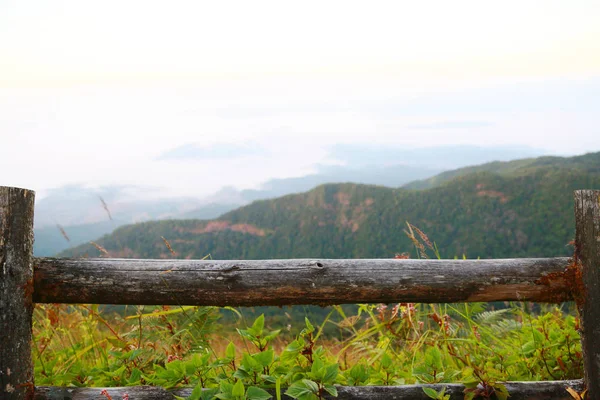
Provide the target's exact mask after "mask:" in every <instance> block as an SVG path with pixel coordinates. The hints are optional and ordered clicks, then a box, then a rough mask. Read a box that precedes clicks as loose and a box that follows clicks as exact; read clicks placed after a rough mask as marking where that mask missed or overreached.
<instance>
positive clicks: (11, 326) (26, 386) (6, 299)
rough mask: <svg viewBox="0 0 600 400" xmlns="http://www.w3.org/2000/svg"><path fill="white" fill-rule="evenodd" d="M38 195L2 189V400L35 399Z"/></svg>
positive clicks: (0, 289)
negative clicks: (33, 329) (35, 212)
mask: <svg viewBox="0 0 600 400" xmlns="http://www.w3.org/2000/svg"><path fill="white" fill-rule="evenodd" d="M34 196H35V194H34V192H32V191H30V190H26V189H18V188H11V187H4V186H0V399H3V400H5V399H6V400H13V399H26V398H31V396H32V395H33V363H32V359H31V316H32V312H33V301H32V293H33V269H32V262H31V261H32V259H31V252H32V249H33V205H34Z"/></svg>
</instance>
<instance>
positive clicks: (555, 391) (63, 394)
mask: <svg viewBox="0 0 600 400" xmlns="http://www.w3.org/2000/svg"><path fill="white" fill-rule="evenodd" d="M424 387H429V388H432V389H434V390H436V391H440V390H442V388H444V387H446V393H447V394H449V395H450V399H451V400H458V399H460V400H462V399H464V392H463V391H464V389H465V387H464V386H463V385H461V384H455V383H447V384H437V385H404V386H338V387H337V390H338V397H337V400H358V399H371V400H384V399H387V400H391V399H395V400H402V399H410V400H429V397H427V395H425V392H423V388H424ZM506 388H507V389H508V392H509V394H510V397H509V398H510V400H525V399H547V400H572V399H573V398H572V397H571V395H569V393H568V392H567V390H566V389H567V388H572V389H573V390H575V391H577V392H581V391H582V390H583V381H582V380H571V381H546V382H507V383H506ZM102 390H106V391H107V392H108V394H109V395H110V397H112V398H113V399H115V400H116V399H121V398H123V395H124V394H127V395H128V396H129V398H130V399H132V400H133V399H135V400H138V399H139V400H173V399H174V397H173V395H176V396H180V397H187V396H189V395H190V394H191V392H192V389H174V390H165V389H164V388H161V387H156V386H132V387H112V388H72V387H69V388H64V387H53V386H46V387H37V388H36V390H35V397H34V400H52V399H61V400H71V399H72V400H80V399H81V400H84V399H86V400H87V399H94V400H106V399H107V397H106V396H104V395H102V394H101V392H102ZM283 391H284V392H285V389H284V390H283ZM269 392H270V393H271V394H272V395H273V396H274V395H275V391H274V390H269ZM274 398H275V396H274ZM282 398H284V399H290V397H288V396H285V395H283V396H282ZM325 398H326V399H333V398H332V397H331V396H326V397H325Z"/></svg>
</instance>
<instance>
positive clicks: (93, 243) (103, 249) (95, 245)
mask: <svg viewBox="0 0 600 400" xmlns="http://www.w3.org/2000/svg"><path fill="white" fill-rule="evenodd" d="M90 243H91V244H92V246H94V247H95V248H96V249H98V251H99V252H100V253H102V254H104V255H106V256H107V257H108V256H110V254H108V251H106V249H105V248H104V247H102V246H100V245H99V244H98V243H96V242H90Z"/></svg>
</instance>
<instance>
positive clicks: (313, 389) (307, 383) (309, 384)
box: [302, 379, 319, 394]
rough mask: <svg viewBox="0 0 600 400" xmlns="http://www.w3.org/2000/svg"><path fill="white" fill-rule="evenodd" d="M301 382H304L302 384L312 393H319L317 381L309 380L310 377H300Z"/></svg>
mask: <svg viewBox="0 0 600 400" xmlns="http://www.w3.org/2000/svg"><path fill="white" fill-rule="evenodd" d="M302 383H304V385H305V386H306V387H307V388H308V389H310V391H311V392H313V393H314V394H318V393H319V385H318V384H317V382H314V381H311V380H310V379H302Z"/></svg>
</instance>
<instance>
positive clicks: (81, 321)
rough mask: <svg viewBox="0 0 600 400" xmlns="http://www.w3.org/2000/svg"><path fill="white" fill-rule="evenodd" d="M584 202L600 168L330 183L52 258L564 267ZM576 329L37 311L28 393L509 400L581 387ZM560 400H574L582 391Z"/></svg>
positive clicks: (481, 309)
mask: <svg viewBox="0 0 600 400" xmlns="http://www.w3.org/2000/svg"><path fill="white" fill-rule="evenodd" d="M598 188H600V153H593V154H587V155H584V156H580V157H571V158H560V157H543V158H537V159H527V160H518V161H513V162H504V163H500V162H496V163H490V164H484V165H481V166H477V167H470V168H464V169H460V170H456V171H450V172H447V173H443V174H440V175H438V176H436V177H434V178H431V179H428V180H425V181H419V182H413V183H411V184H408V185H406V186H405V187H402V188H388V187H382V186H369V185H358V184H353V183H332V184H327V185H322V186H318V187H316V188H314V189H313V190H311V191H308V192H306V193H300V194H293V195H289V196H285V197H281V198H277V199H273V200H262V201H256V202H254V203H252V204H250V205H248V206H245V207H242V208H239V209H237V210H235V211H232V212H229V213H227V214H225V215H223V216H222V217H220V218H218V219H215V220H209V221H202V220H167V221H156V222H147V223H142V224H135V225H130V226H125V227H122V228H119V229H117V230H116V231H115V232H114V233H113V234H111V235H107V236H104V237H103V238H101V239H99V240H97V241H96V242H94V243H90V244H89V245H84V246H79V247H77V248H74V249H71V250H68V251H66V252H64V253H62V254H61V256H69V257H71V256H77V257H137V258H197V259H202V258H207V257H210V258H213V259H268V258H301V257H306V258H319V257H322V258H394V257H400V258H408V257H410V258H423V257H431V258H434V257H437V258H455V257H459V258H503V257H551V256H569V255H571V254H572V253H573V248H572V246H569V245H568V243H569V242H570V241H571V240H572V239H573V237H574V212H573V191H574V190H576V189H598ZM580 324H581V322H580V319H579V317H578V315H577V313H576V311H575V309H574V305H573V304H571V303H566V304H559V305H544V304H531V303H518V302H516V303H512V302H510V303H509V302H498V303H470V304H469V303H465V304H413V303H399V304H387V305H384V304H379V305H375V304H358V305H345V306H333V307H326V308H321V307H316V306H310V307H308V306H306V307H300V306H298V307H288V308H274V307H254V308H224V309H219V308H215V307H188V306H179V307H174V306H171V307H168V306H162V307H160V306H154V307H149V306H128V307H124V306H98V305H81V306H66V305H56V304H54V305H52V304H39V305H37V306H36V309H35V313H34V325H33V328H34V337H35V345H34V360H35V374H36V384H38V385H55V386H94V387H102V388H104V389H102V391H101V392H100V389H99V393H98V395H99V396H100V397H99V398H106V399H109V400H110V399H116V398H118V397H119V398H120V397H121V396H122V398H128V394H127V388H126V386H135V385H156V386H162V387H166V388H173V389H176V388H188V390H187V391H178V392H173V393H174V398H178V399H179V398H180V399H191V400H198V399H206V400H208V399H224V400H228V399H237V400H241V399H253V400H259V399H269V398H277V399H280V398H295V399H305V400H308V399H324V398H332V397H337V396H338V389H339V388H340V386H365V385H367V386H373V385H375V386H393V385H404V384H415V383H416V384H437V385H438V386H429V387H427V386H425V387H423V388H422V389H420V390H422V393H421V394H420V397H418V396H417V398H433V399H441V400H443V399H450V398H465V399H474V398H483V399H486V398H487V399H492V398H495V399H507V398H509V395H510V393H509V390H508V387H509V386H510V384H509V382H511V381H539V380H569V379H578V378H581V377H582V376H583V365H582V349H581V343H580V339H579V330H580V328H581V326H580ZM452 382H458V383H461V384H462V385H463V386H461V387H460V391H459V392H458V393H457V392H456V390H457V389H456V387H454V389H452V388H450V387H449V386H446V385H445V384H449V383H452ZM124 386H125V388H121V389H118V390H117V389H112V388H113V387H124ZM575 386H577V385H575ZM453 390H454V392H452V391H453ZM567 392H568V393H567ZM567 395H568V396H571V397H572V398H575V399H577V398H583V397H582V396H583V393H581V388H580V387H575V388H573V387H565V396H567Z"/></svg>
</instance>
